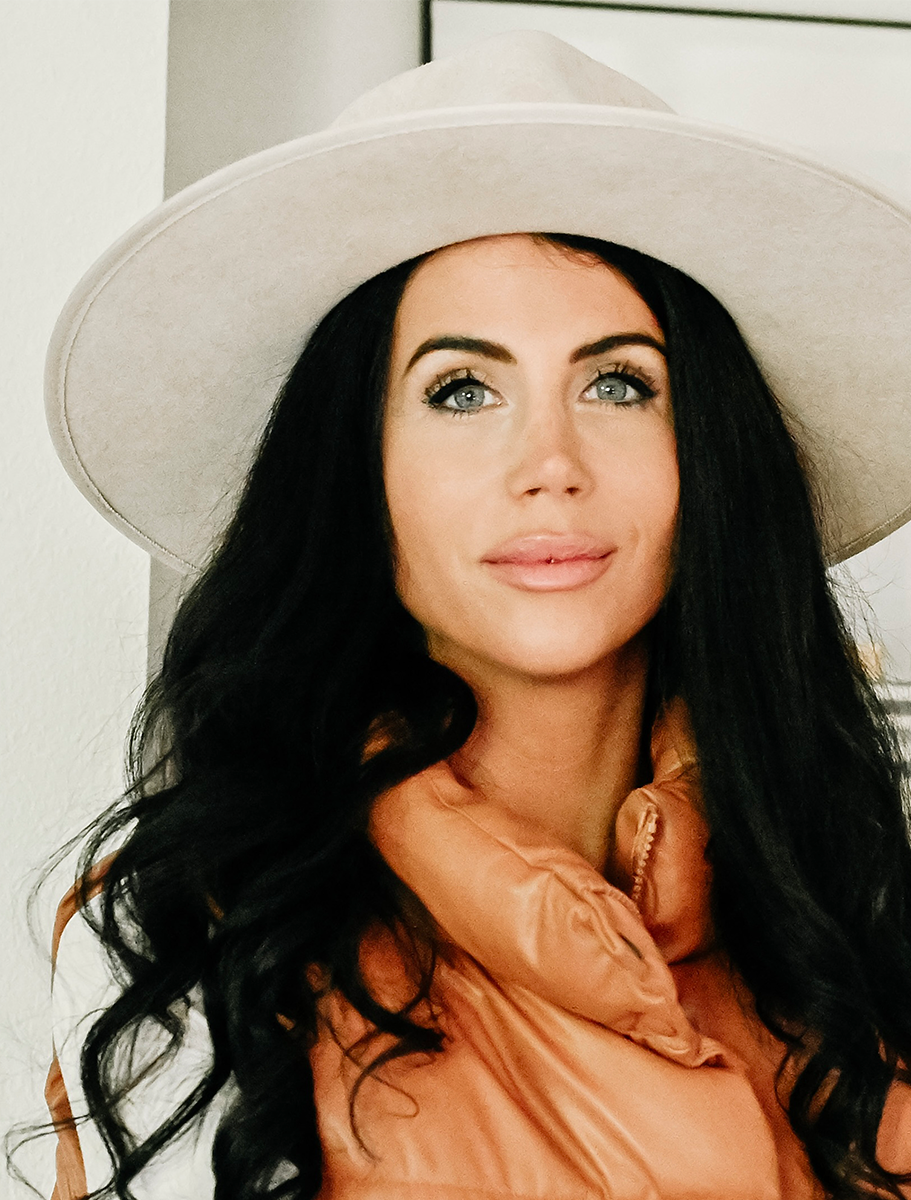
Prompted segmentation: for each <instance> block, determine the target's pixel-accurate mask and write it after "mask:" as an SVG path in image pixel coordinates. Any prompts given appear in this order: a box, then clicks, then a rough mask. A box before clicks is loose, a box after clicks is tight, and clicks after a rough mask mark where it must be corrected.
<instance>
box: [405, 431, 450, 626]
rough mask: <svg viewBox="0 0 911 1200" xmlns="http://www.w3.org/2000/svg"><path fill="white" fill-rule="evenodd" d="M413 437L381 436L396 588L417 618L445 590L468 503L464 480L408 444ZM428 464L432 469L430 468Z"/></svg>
mask: <svg viewBox="0 0 911 1200" xmlns="http://www.w3.org/2000/svg"><path fill="white" fill-rule="evenodd" d="M413 443H414V439H404V438H387V444H386V447H385V451H384V475H385V485H386V503H387V506H388V509H389V517H390V522H391V525H392V534H393V545H394V552H395V561H396V585H397V588H398V592H399V596H400V598H401V600H402V603H403V604H404V605H405V607H406V608H407V609H408V610H409V611H410V612H411V613H412V615H413V616H415V617H416V618H417V619H418V620H421V621H423V620H425V619H426V617H427V608H428V606H429V605H431V604H432V602H433V599H434V597H435V595H436V593H437V592H440V591H443V590H445V589H446V579H447V576H448V575H450V574H451V571H452V565H451V564H452V562H453V561H454V560H455V559H457V557H458V546H457V539H458V531H459V528H460V522H459V519H458V518H459V512H460V508H462V509H464V507H466V506H469V505H471V500H470V499H469V495H468V492H469V487H468V485H469V482H470V481H469V480H468V479H467V478H465V477H464V475H463V476H462V478H461V484H462V486H461V488H460V487H458V486H455V487H454V486H453V483H454V482H456V483H458V482H459V475H458V473H457V472H456V473H455V474H454V473H453V471H452V470H450V469H449V464H447V463H446V462H445V461H440V456H439V455H432V456H431V455H428V454H427V453H426V448H424V449H425V452H421V448H420V447H418V446H416V445H414V444H413ZM431 464H432V469H431Z"/></svg>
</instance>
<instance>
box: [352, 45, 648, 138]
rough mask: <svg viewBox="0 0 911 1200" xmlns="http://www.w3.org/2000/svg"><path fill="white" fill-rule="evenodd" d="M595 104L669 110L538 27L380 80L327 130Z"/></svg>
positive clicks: (639, 87) (617, 74)
mask: <svg viewBox="0 0 911 1200" xmlns="http://www.w3.org/2000/svg"><path fill="white" fill-rule="evenodd" d="M517 103H519V104H522V103H525V104H528V103H531V104H597V105H609V106H611V107H616V108H644V109H652V110H653V111H656V112H671V111H672V110H671V108H670V107H669V106H668V105H667V104H665V103H664V101H663V100H661V99H660V98H659V97H658V96H656V95H655V94H654V93H653V92H650V91H648V89H647V88H644V87H642V85H641V84H639V83H636V82H635V81H634V80H632V79H629V78H628V77H627V76H626V75H621V73H620V72H619V71H614V70H612V69H611V68H610V67H607V66H605V65H604V64H603V63H600V62H597V61H596V60H595V59H593V58H589V56H588V55H587V54H583V53H582V51H581V50H577V49H576V48H575V47H574V46H570V45H567V43H566V42H564V41H561V40H560V39H559V38H556V37H554V36H553V35H552V34H549V33H542V32H540V31H539V30H530V29H529V30H522V31H521V32H517V33H502V34H498V35H497V36H496V37H491V38H486V39H485V40H484V41H482V42H476V43H475V44H474V45H472V46H469V47H467V48H466V49H464V50H461V51H459V52H458V53H456V54H452V55H450V56H448V57H446V58H442V59H435V60H434V61H433V62H429V63H425V64H424V66H422V67H415V68H414V69H413V70H411V71H406V72H405V73H404V74H402V75H396V76H395V77H394V78H393V79H389V80H387V81H386V82H385V83H381V84H380V85H379V87H375V88H373V89H372V90H371V91H369V92H366V93H365V94H364V95H363V96H359V97H358V99H357V100H355V101H354V102H353V103H352V104H349V105H348V107H347V108H346V109H344V110H343V111H342V113H341V114H340V115H339V116H338V117H337V118H336V119H335V121H333V123H332V125H331V126H330V128H346V127H348V126H350V125H358V124H361V123H362V122H364V121H374V120H379V119H382V118H388V117H400V116H405V115H407V114H409V113H414V112H426V111H427V110H428V109H434V108H465V107H472V108H474V107H477V108H481V107H485V108H486V107H488V106H490V105H496V104H517Z"/></svg>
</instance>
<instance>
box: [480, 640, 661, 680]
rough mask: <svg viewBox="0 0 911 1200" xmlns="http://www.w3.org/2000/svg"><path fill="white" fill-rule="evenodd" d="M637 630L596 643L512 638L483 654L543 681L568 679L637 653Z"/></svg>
mask: <svg viewBox="0 0 911 1200" xmlns="http://www.w3.org/2000/svg"><path fill="white" fill-rule="evenodd" d="M638 632H639V631H635V632H634V633H633V634H631V635H630V636H629V637H627V638H621V639H619V640H617V641H613V640H609V641H599V642H598V643H597V644H592V643H591V642H586V643H583V644H580V643H579V642H578V641H565V640H555V639H554V638H553V637H552V636H551V637H549V638H547V639H542V640H541V641H530V640H528V639H527V638H519V637H514V638H512V639H510V640H509V642H508V645H506V646H501V647H498V648H497V649H496V650H494V649H493V648H491V649H490V650H488V651H487V653H485V654H483V657H484V658H486V659H487V661H488V662H491V663H493V664H496V665H497V666H498V667H500V669H502V670H506V671H509V672H511V673H513V674H517V675H527V676H529V677H530V678H535V679H540V680H541V681H542V682H543V681H545V680H554V679H561V678H568V677H572V676H578V675H582V674H585V673H586V672H588V671H592V670H596V669H597V668H598V667H599V666H602V665H604V664H606V663H607V662H609V661H610V660H616V659H617V658H622V657H623V656H624V654H626V653H633V652H635V653H636V654H637V656H638V652H639V648H640V639H639V637H638Z"/></svg>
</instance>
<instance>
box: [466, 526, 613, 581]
mask: <svg viewBox="0 0 911 1200" xmlns="http://www.w3.org/2000/svg"><path fill="white" fill-rule="evenodd" d="M615 549H616V547H614V546H611V545H610V544H608V543H607V542H604V541H602V540H600V539H598V538H594V537H591V536H590V535H588V534H584V533H580V534H555V533H537V534H530V535H528V536H525V537H519V538H512V539H511V540H510V541H508V542H503V543H502V544H501V545H499V546H497V547H495V548H494V549H493V550H490V551H488V553H487V554H485V555H484V557H483V558H482V560H481V561H482V562H483V563H484V565H485V566H486V567H488V568H489V570H490V571H491V572H492V574H494V575H495V576H496V577H497V578H498V579H500V580H502V581H503V582H504V583H508V584H510V585H511V586H512V587H517V588H521V589H522V590H523V591H529V592H557V591H571V590H572V589H574V588H578V587H584V586H585V585H586V584H589V583H593V582H594V581H595V580H596V579H599V578H600V577H601V576H602V575H603V574H604V572H605V571H606V570H607V567H608V564H609V563H610V560H611V558H612V556H613V553H614V550H615Z"/></svg>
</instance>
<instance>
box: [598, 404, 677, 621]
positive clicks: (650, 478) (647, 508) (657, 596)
mask: <svg viewBox="0 0 911 1200" xmlns="http://www.w3.org/2000/svg"><path fill="white" fill-rule="evenodd" d="M603 486H604V489H605V491H606V492H608V493H609V507H610V509H611V511H612V512H613V514H614V515H615V517H616V519H617V520H618V524H619V525H620V527H621V529H622V530H623V536H624V540H625V541H626V545H627V551H628V558H627V562H628V566H629V567H630V569H631V576H630V577H629V579H628V583H629V585H630V586H635V584H636V582H637V580H638V581H639V583H641V585H642V587H643V590H644V591H645V592H647V593H649V596H650V597H651V599H652V600H654V602H655V603H656V604H660V602H661V600H662V599H663V597H664V593H665V591H666V590H667V586H668V584H669V582H670V573H671V569H672V560H673V551H674V542H675V537H676V532H677V513H678V508H679V500H680V478H679V473H678V469H677V452H676V443H675V441H674V436H673V432H672V431H671V430H670V428H669V427H667V428H665V429H658V430H657V431H656V432H655V436H654V437H652V438H650V439H649V440H648V442H647V443H646V444H645V445H643V446H640V447H636V448H633V450H632V451H631V453H630V454H629V455H628V456H627V457H625V458H624V459H623V460H622V461H621V462H620V463H615V469H614V470H612V471H611V472H610V473H609V474H608V475H606V477H605V478H604V482H603ZM649 596H643V602H645V601H647V600H648V599H649Z"/></svg>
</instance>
